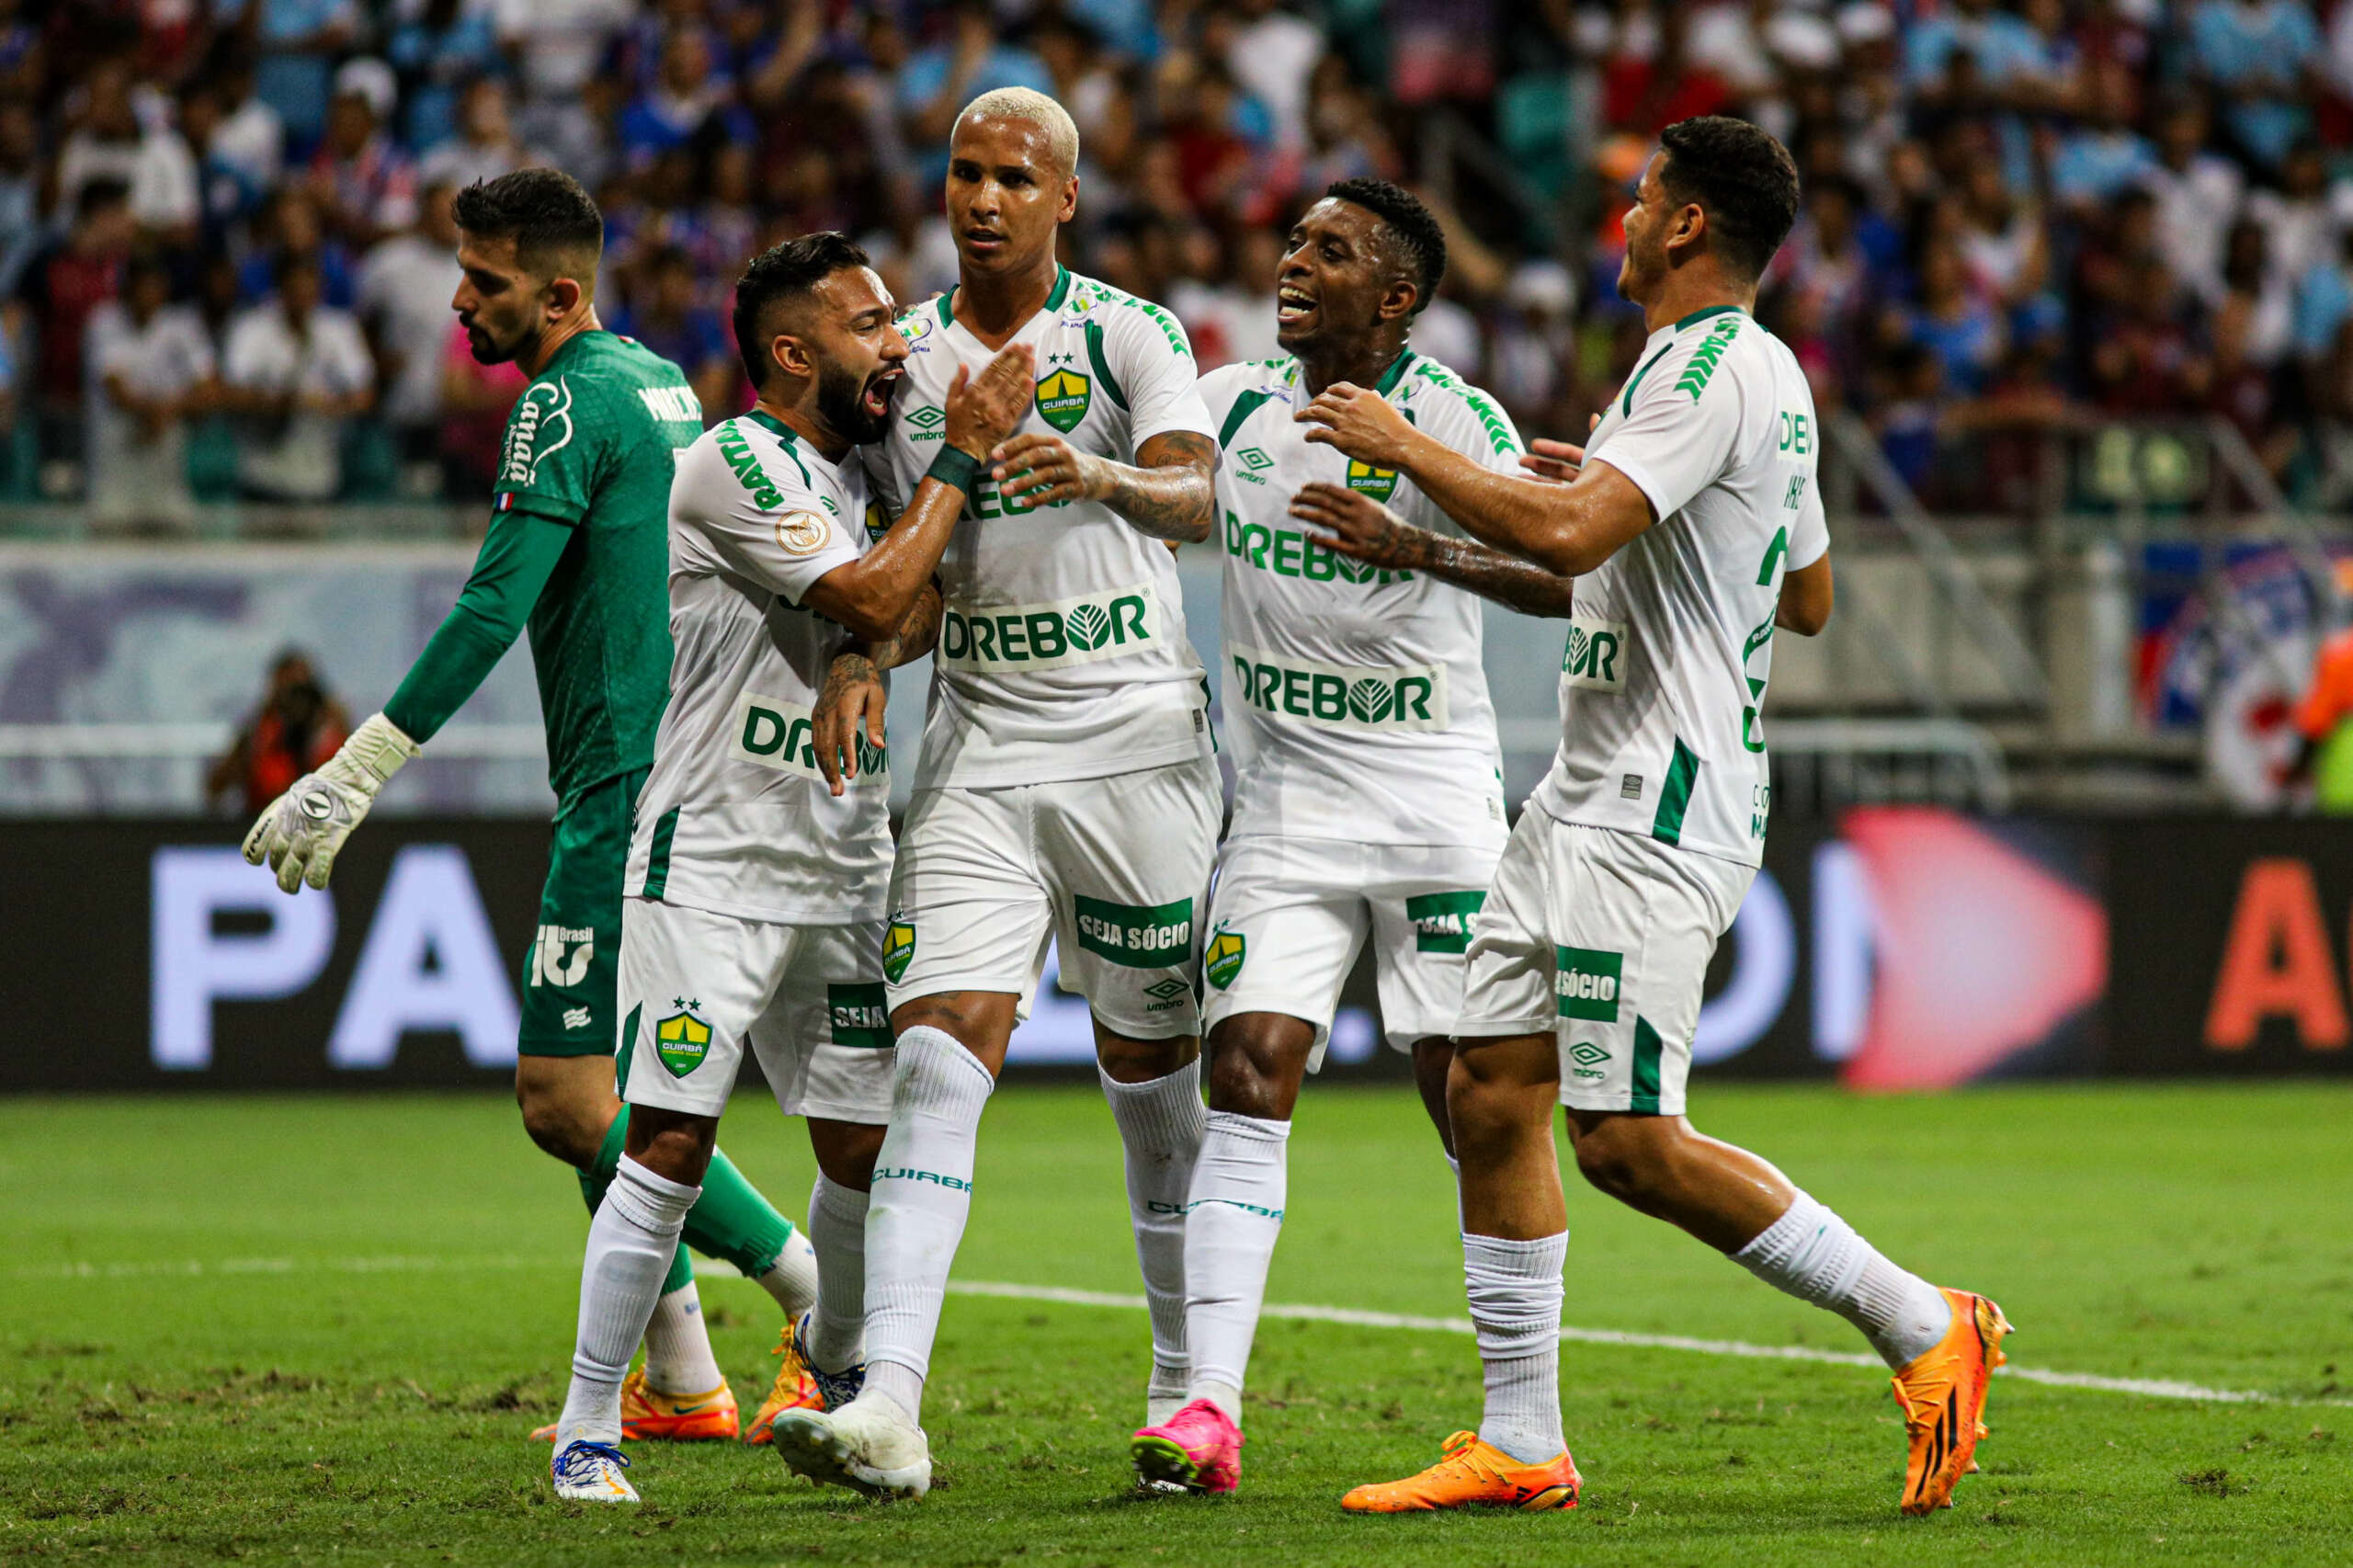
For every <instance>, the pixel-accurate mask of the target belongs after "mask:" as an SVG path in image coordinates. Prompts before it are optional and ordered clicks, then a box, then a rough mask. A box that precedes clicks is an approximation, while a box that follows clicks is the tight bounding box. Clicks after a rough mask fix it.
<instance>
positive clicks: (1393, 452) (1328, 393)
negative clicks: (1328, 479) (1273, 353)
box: [1291, 381, 1414, 468]
mask: <svg viewBox="0 0 2353 1568" xmlns="http://www.w3.org/2000/svg"><path fill="white" fill-rule="evenodd" d="M1291 417H1292V419H1294V420H1296V421H1298V422H1299V423H1300V424H1302V425H1312V426H1316V428H1314V429H1312V430H1310V431H1308V433H1307V439H1308V440H1309V441H1310V442H1313V443H1314V444H1316V445H1319V446H1326V447H1337V448H1339V449H1340V450H1342V451H1344V452H1346V453H1347V454H1348V456H1350V457H1352V458H1354V459H1356V460H1358V462H1364V463H1370V464H1371V465H1372V466H1373V467H1375V468H1399V467H1402V466H1404V457H1405V450H1406V444H1407V443H1408V442H1409V441H1410V440H1411V439H1412V437H1413V434H1414V427H1413V426H1411V425H1408V424H1407V423H1406V422H1405V416H1404V415H1403V414H1400V413H1398V412H1397V410H1396V409H1395V408H1394V407H1393V406H1392V404H1391V403H1390V402H1389V400H1388V399H1387V398H1385V397H1382V396H1381V394H1380V393H1379V392H1373V391H1371V390H1370V388H1366V387H1359V386H1355V385H1352V384H1350V383H1349V382H1347V381H1334V382H1333V383H1332V384H1331V385H1330V386H1328V387H1325V388H1324V390H1323V392H1320V393H1318V394H1317V395H1316V398H1315V401H1314V402H1313V403H1309V404H1308V405H1307V406H1306V407H1305V408H1302V409H1301V410H1300V411H1299V412H1298V413H1297V414H1294V415H1291Z"/></svg>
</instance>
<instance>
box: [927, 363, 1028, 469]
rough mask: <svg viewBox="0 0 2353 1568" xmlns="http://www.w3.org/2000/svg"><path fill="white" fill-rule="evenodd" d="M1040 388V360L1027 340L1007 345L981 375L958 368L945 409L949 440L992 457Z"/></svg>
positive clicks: (984, 457)
mask: <svg viewBox="0 0 2353 1568" xmlns="http://www.w3.org/2000/svg"><path fill="white" fill-rule="evenodd" d="M1037 391H1038V359H1037V356H1036V354H1035V353H1033V352H1032V351H1031V349H1030V347H1029V345H1028V344H1026V343H1013V344H1007V345H1006V347H1005V349H1004V351H1003V352H1002V353H1000V354H998V355H997V357H996V358H994V359H992V360H990V361H989V362H988V363H987V364H986V365H983V366H982V367H981V373H980V374H979V375H977V376H976V375H973V374H972V371H971V370H970V369H967V368H966V367H964V366H962V365H959V366H957V367H956V379H955V380H954V381H952V382H950V383H949V388H948V404H947V407H946V408H945V409H943V410H942V412H943V413H945V414H946V415H948V428H947V437H948V444H949V446H951V447H954V448H955V449H957V450H959V451H961V452H964V453H966V454H968V455H970V456H971V457H972V458H975V459H977V460H980V461H982V462H986V461H988V460H989V454H990V453H991V452H992V451H994V450H995V449H996V447H997V446H998V444H999V443H1001V442H1002V441H1004V439H1005V438H1006V437H1007V436H1010V435H1012V434H1013V433H1014V431H1016V430H1017V429H1019V428H1020V427H1021V420H1022V417H1023V416H1024V415H1027V414H1028V413H1029V401H1030V399H1031V398H1033V397H1035V396H1036V395H1037Z"/></svg>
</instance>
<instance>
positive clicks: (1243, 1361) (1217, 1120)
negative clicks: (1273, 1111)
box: [1185, 1110, 1290, 1421]
mask: <svg viewBox="0 0 2353 1568" xmlns="http://www.w3.org/2000/svg"><path fill="white" fill-rule="evenodd" d="M1289 1151H1290V1122H1288V1121H1268V1120H1264V1119H1260V1118H1258V1117H1255V1116H1243V1115H1240V1114H1238V1113H1236V1112H1233V1111H1229V1110H1213V1111H1211V1112H1210V1114H1209V1131H1208V1133H1207V1134H1206V1135H1205V1136H1204V1137H1203V1138H1202V1139H1201V1157H1200V1160H1199V1163H1198V1164H1197V1165H1194V1167H1193V1186H1192V1189H1191V1192H1190V1195H1189V1197H1188V1200H1187V1202H1186V1205H1185V1210H1186V1212H1185V1346H1186V1348H1187V1350H1188V1351H1189V1352H1190V1353H1191V1358H1192V1372H1191V1386H1190V1387H1189V1388H1188V1389H1187V1391H1186V1394H1187V1397H1188V1398H1190V1399H1207V1400H1214V1401H1215V1402H1216V1403H1217V1407H1218V1408H1219V1409H1220V1410H1222V1411H1224V1412H1225V1413H1226V1415H1228V1416H1230V1417H1232V1418H1233V1420H1235V1421H1240V1420H1241V1419H1242V1377H1243V1374H1244V1373H1245V1372H1246V1371H1248V1370H1249V1368H1250V1342H1251V1340H1252V1339H1253V1338H1255V1337H1256V1335H1257V1332H1258V1309H1259V1306H1260V1304H1261V1303H1262V1302H1264V1301H1266V1299H1267V1265H1268V1264H1269V1263H1271V1262H1273V1261H1274V1256H1275V1240H1276V1238H1277V1237H1278V1236H1279V1235H1281V1233H1282V1228H1283V1203H1284V1201H1285V1199H1286V1189H1287V1187H1288V1186H1289V1179H1288V1178H1289V1171H1288V1169H1287V1168H1286V1165H1285V1160H1284V1156H1285V1155H1286V1154H1287V1153H1289Z"/></svg>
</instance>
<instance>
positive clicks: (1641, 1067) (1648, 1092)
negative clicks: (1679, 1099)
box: [1626, 1013, 1661, 1116]
mask: <svg viewBox="0 0 2353 1568" xmlns="http://www.w3.org/2000/svg"><path fill="white" fill-rule="evenodd" d="M1660 1049H1661V1046H1660V1040H1659V1038H1658V1030H1656V1029H1654V1028H1651V1021H1650V1020H1649V1019H1648V1018H1645V1017H1643V1016H1642V1015H1641V1014H1640V1013H1637V1014H1635V1015H1634V1094H1633V1098H1632V1100H1631V1102H1630V1103H1629V1104H1628V1105H1627V1107H1626V1108H1627V1109H1628V1110H1631V1111H1634V1112H1636V1113H1638V1114H1640V1115H1643V1116H1656V1115H1657V1114H1658V1058H1659V1051H1660Z"/></svg>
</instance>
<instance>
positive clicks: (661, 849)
mask: <svg viewBox="0 0 2353 1568" xmlns="http://www.w3.org/2000/svg"><path fill="white" fill-rule="evenodd" d="M677 835H678V808H677V807H676V806H672V807H671V808H670V809H669V810H668V811H666V812H663V813H662V817H661V820H660V821H659V822H656V823H655V824H654V843H653V845H652V846H651V847H650V848H649V849H648V850H647V851H646V856H645V893H644V896H645V897H647V898H654V899H658V898H660V897H661V896H662V895H663V894H664V893H665V892H668V891H669V888H670V841H671V840H672V839H674V838H676V837H677Z"/></svg>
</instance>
